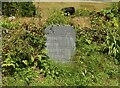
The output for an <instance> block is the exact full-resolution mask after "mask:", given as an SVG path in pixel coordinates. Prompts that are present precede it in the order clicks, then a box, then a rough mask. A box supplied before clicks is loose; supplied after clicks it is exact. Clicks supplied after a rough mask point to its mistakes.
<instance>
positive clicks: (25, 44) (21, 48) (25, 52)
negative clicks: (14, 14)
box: [2, 25, 47, 74]
mask: <svg viewBox="0 0 120 88" xmlns="http://www.w3.org/2000/svg"><path fill="white" fill-rule="evenodd" d="M27 29H28V30H27ZM8 30H9V29H8ZM12 31H14V32H12V35H11V34H10V30H9V32H8V33H7V34H4V36H3V63H2V67H3V73H5V74H7V73H9V72H13V70H18V68H21V69H22V68H27V67H30V66H36V67H39V68H40V66H41V59H47V56H46V50H45V49H44V48H45V37H44V33H43V29H42V28H37V27H36V26H35V25H33V26H31V27H29V26H28V28H26V27H22V28H21V29H18V30H12ZM8 36H9V37H8Z"/></svg>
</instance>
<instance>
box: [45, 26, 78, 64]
mask: <svg viewBox="0 0 120 88" xmlns="http://www.w3.org/2000/svg"><path fill="white" fill-rule="evenodd" d="M45 34H46V35H45V36H46V38H47V41H46V46H47V47H46V49H47V50H48V56H49V57H50V58H51V59H53V60H55V61H63V62H65V61H69V60H70V59H71V57H72V56H73V55H74V53H75V48H76V45H75V40H76V34H75V31H74V29H73V27H72V26H68V25H66V26H63V25H50V26H48V27H47V28H46V29H45Z"/></svg>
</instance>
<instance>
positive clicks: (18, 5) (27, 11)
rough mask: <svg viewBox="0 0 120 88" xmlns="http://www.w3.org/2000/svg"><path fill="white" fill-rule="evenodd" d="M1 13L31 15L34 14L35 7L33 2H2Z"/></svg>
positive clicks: (6, 14)
mask: <svg viewBox="0 0 120 88" xmlns="http://www.w3.org/2000/svg"><path fill="white" fill-rule="evenodd" d="M2 14H3V15H5V16H11V15H14V16H15V15H17V16H28V17H31V16H35V15H36V8H35V5H34V4H33V2H2Z"/></svg>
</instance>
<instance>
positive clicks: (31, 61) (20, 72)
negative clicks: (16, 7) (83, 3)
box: [0, 4, 120, 86]
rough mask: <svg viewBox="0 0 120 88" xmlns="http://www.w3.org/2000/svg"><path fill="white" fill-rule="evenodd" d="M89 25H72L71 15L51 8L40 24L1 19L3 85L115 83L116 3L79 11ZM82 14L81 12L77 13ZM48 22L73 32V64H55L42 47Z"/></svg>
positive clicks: (119, 46)
mask: <svg viewBox="0 0 120 88" xmlns="http://www.w3.org/2000/svg"><path fill="white" fill-rule="evenodd" d="M83 12H85V13H82V12H81V11H80V13H79V12H78V13H76V14H75V15H76V16H89V17H90V19H91V25H92V27H91V28H86V27H85V28H84V29H80V27H79V25H72V24H71V20H70V19H72V16H68V17H67V16H64V15H63V14H62V13H61V12H59V11H55V12H53V14H52V15H51V16H50V17H49V18H48V19H47V21H46V23H45V24H44V25H39V26H37V25H35V24H34V22H32V23H29V24H26V23H23V24H19V23H16V24H14V23H9V22H7V21H4V22H1V23H0V25H1V26H2V27H4V28H7V29H4V30H3V41H2V42H3V49H2V50H3V51H2V52H3V62H2V68H3V69H2V73H3V74H2V75H3V79H2V80H3V84H2V85H3V86H77V85H79V86H118V74H119V73H118V66H119V64H120V37H119V36H120V27H119V24H118V23H119V18H120V14H119V12H118V7H117V4H115V5H114V6H112V7H111V8H106V9H102V10H101V11H99V12H96V11H93V12H89V11H87V15H86V11H83ZM81 14H82V15H81ZM50 24H57V25H58V24H62V25H63V24H64V25H65V24H67V25H72V26H73V27H74V29H75V31H76V55H75V56H74V58H73V60H72V61H73V63H70V64H61V63H59V64H58V63H55V62H53V61H51V60H50V59H49V57H48V56H47V51H46V50H45V47H46V46H45V41H46V38H45V36H44V29H45V27H47V26H48V25H50Z"/></svg>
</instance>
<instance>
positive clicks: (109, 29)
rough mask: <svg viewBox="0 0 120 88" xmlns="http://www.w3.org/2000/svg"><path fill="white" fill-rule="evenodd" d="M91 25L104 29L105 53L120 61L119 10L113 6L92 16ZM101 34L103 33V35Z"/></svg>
mask: <svg viewBox="0 0 120 88" xmlns="http://www.w3.org/2000/svg"><path fill="white" fill-rule="evenodd" d="M91 18H92V19H91V23H92V24H93V25H94V28H97V29H100V30H101V29H102V30H103V31H102V32H104V33H105V35H103V37H104V39H105V42H104V43H103V44H102V45H103V49H102V50H103V52H104V53H107V54H108V55H111V56H113V57H114V58H117V59H118V60H119V58H120V39H119V36H120V29H119V28H120V27H119V18H120V14H119V13H118V8H117V6H116V5H113V7H112V8H107V9H102V10H101V11H100V12H94V13H93V14H92V15H91ZM102 32H101V33H102Z"/></svg>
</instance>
